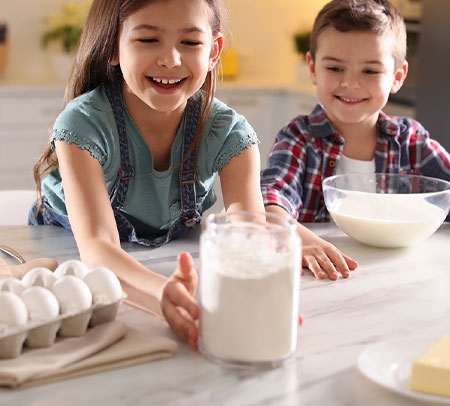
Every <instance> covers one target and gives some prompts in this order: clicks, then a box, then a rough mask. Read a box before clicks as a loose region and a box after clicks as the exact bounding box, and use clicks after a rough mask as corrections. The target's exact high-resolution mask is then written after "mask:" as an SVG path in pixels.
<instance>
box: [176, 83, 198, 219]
mask: <svg viewBox="0 0 450 406" xmlns="http://www.w3.org/2000/svg"><path fill="white" fill-rule="evenodd" d="M202 106H203V92H202V91H198V92H197V93H196V94H195V95H194V96H192V97H191V98H190V99H189V100H188V102H187V106H186V115H185V118H184V137H183V149H182V153H181V162H182V164H181V170H180V173H179V175H178V177H179V181H180V194H181V206H180V209H181V218H182V221H183V222H184V225H185V226H187V227H193V226H195V224H197V223H198V222H200V215H199V214H198V212H197V199H196V193H195V182H196V181H197V164H196V149H195V147H194V146H192V143H193V141H194V137H195V133H196V131H197V127H198V123H199V120H200V113H201V110H202ZM191 146H192V150H191V151H189V149H190V148H191ZM188 154H189V156H188ZM186 157H187V159H185V158H186Z"/></svg>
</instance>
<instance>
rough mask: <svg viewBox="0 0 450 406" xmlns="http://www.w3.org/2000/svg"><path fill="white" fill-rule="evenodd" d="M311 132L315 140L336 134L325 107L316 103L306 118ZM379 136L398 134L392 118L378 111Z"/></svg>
mask: <svg viewBox="0 0 450 406" xmlns="http://www.w3.org/2000/svg"><path fill="white" fill-rule="evenodd" d="M308 121H309V126H310V128H311V132H312V133H313V134H314V136H315V137H316V138H325V137H329V136H335V135H336V134H337V133H338V132H337V130H336V128H335V127H334V126H333V124H332V123H331V121H330V120H329V119H328V117H327V112H326V110H325V107H323V105H322V104H321V103H318V104H317V105H316V107H315V108H314V110H313V111H312V113H311V114H310V115H309V116H308ZM377 126H378V129H379V130H380V135H384V136H386V135H387V136H396V135H397V134H399V125H398V124H397V122H396V121H395V119H394V118H392V117H390V116H388V115H387V114H385V113H383V112H382V111H380V114H379V116H378V122H377Z"/></svg>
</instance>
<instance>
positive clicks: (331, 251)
mask: <svg viewBox="0 0 450 406" xmlns="http://www.w3.org/2000/svg"><path fill="white" fill-rule="evenodd" d="M266 211H267V212H268V213H278V214H281V215H285V216H286V215H288V216H289V214H288V213H287V212H286V210H284V209H283V208H282V207H280V206H275V205H269V206H266ZM297 230H298V233H299V234H300V237H301V239H302V256H303V267H305V268H308V269H309V270H310V271H311V272H312V273H313V275H314V276H315V277H316V278H318V279H323V278H325V275H328V277H329V278H330V279H332V280H336V279H338V278H339V273H340V274H341V275H342V276H343V277H344V278H348V277H349V276H350V271H353V270H354V269H356V268H357V267H358V263H357V262H356V261H355V260H353V259H352V258H350V257H349V256H347V255H345V254H344V253H342V252H341V251H339V250H338V249H337V248H336V247H335V246H334V245H333V244H331V243H329V242H327V241H325V240H323V239H322V238H320V237H319V236H317V235H316V234H314V233H313V232H312V231H311V230H309V229H307V228H306V227H305V226H303V225H302V224H300V223H299V222H297Z"/></svg>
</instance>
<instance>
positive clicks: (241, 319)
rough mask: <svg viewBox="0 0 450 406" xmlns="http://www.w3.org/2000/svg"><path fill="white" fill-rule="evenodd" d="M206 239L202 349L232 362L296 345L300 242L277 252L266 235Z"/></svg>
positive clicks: (268, 356) (283, 353)
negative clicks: (286, 249) (295, 246)
mask: <svg viewBox="0 0 450 406" xmlns="http://www.w3.org/2000/svg"><path fill="white" fill-rule="evenodd" d="M221 237H223V238H222V240H221V241H217V240H216V242H215V243H212V242H211V241H210V240H207V238H205V237H204V236H202V240H201V244H202V247H201V278H200V289H201V322H200V323H201V340H200V349H201V350H202V351H204V352H206V353H209V354H212V355H214V356H216V357H219V358H222V359H225V360H229V361H233V360H234V361H244V362H263V361H271V360H277V359H281V358H284V357H287V356H288V355H290V353H292V352H293V351H294V350H295V348H296V343H297V328H298V293H299V275H300V252H299V251H300V243H299V240H298V239H295V241H296V242H295V243H296V244H298V249H297V251H296V252H293V251H289V252H275V248H274V246H273V241H271V240H270V239H269V238H268V236H267V234H264V233H259V234H258V233H251V234H250V235H249V234H245V233H239V232H236V231H235V230H234V231H233V232H232V233H231V232H230V233H226V235H225V236H221Z"/></svg>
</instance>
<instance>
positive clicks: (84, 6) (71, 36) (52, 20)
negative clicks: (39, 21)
mask: <svg viewBox="0 0 450 406" xmlns="http://www.w3.org/2000/svg"><path fill="white" fill-rule="evenodd" d="M90 6H91V2H90V1H85V2H81V3H65V4H63V6H62V8H61V11H60V12H57V13H51V14H48V15H47V16H45V17H44V22H45V24H46V25H47V27H48V28H47V30H46V31H44V33H43V34H42V46H43V47H44V48H47V47H48V45H49V43H50V42H54V41H60V43H61V46H62V49H63V51H64V52H66V53H71V52H74V51H75V50H76V49H77V47H78V44H79V42H80V38H81V34H82V32H83V27H84V23H85V22H86V17H87V13H88V11H89V8H90Z"/></svg>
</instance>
